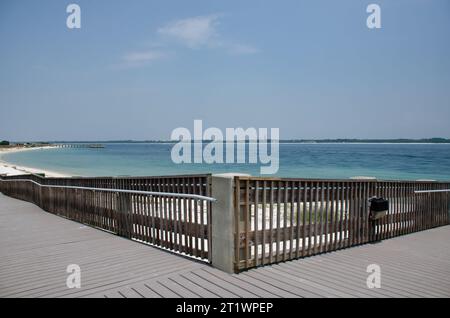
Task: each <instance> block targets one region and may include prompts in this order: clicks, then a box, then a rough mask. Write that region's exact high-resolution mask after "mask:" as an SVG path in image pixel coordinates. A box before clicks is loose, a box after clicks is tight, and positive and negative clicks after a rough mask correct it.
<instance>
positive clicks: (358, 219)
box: [234, 177, 450, 272]
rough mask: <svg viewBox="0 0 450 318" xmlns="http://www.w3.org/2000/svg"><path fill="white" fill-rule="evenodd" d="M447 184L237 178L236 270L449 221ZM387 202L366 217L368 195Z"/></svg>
mask: <svg viewBox="0 0 450 318" xmlns="http://www.w3.org/2000/svg"><path fill="white" fill-rule="evenodd" d="M438 189H450V184H449V183H439V182H400V181H376V180H307V179H271V178H257V177H236V178H235V219H236V222H235V227H236V229H235V249H236V251H235V262H234V264H235V272H240V271H242V270H245V269H249V268H252V267H256V266H260V265H266V264H272V263H277V262H281V261H286V260H291V259H296V258H300V257H305V256H309V255H314V254H319V253H324V252H330V251H335V250H338V249H342V248H347V247H351V246H355V245H359V244H364V243H367V242H372V241H376V240H381V239H386V238H391V237H394V236H398V235H403V234H408V233H412V232H416V231H421V230H425V229H429V228H432V227H436V226H441V225H447V224H449V202H450V200H449V199H450V193H449V192H426V193H415V191H418V190H423V191H424V190H438ZM373 196H377V197H383V198H386V199H388V200H389V212H388V214H387V215H386V216H384V217H383V218H381V219H379V220H376V221H372V220H371V219H370V218H369V204H368V200H369V198H371V197H373Z"/></svg>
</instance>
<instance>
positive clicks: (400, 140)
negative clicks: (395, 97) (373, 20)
mask: <svg viewBox="0 0 450 318" xmlns="http://www.w3.org/2000/svg"><path fill="white" fill-rule="evenodd" d="M211 141H212V140H202V142H211ZM252 141H254V142H257V140H252ZM268 141H269V142H270V139H269V140H268ZM177 142H178V141H174V140H89V141H51V142H50V143H54V144H58V143H155V144H156V143H177ZM198 142H200V140H198ZM279 142H280V143H337V144H338V143H374V144H377V143H398V144H403V143H411V144H413V143H423V144H429V143H431V144H449V143H450V139H448V138H422V139H406V138H397V139H281V140H280V141H279Z"/></svg>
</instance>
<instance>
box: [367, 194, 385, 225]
mask: <svg viewBox="0 0 450 318" xmlns="http://www.w3.org/2000/svg"><path fill="white" fill-rule="evenodd" d="M388 211H389V200H386V199H383V198H372V199H370V217H371V219H373V220H377V219H380V218H382V217H383V216H385V215H386V214H387V212H388Z"/></svg>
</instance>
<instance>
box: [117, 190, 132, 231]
mask: <svg viewBox="0 0 450 318" xmlns="http://www.w3.org/2000/svg"><path fill="white" fill-rule="evenodd" d="M117 205H118V211H117V212H118V213H117V225H118V228H117V234H118V235H119V236H123V237H127V238H131V237H132V235H133V225H132V223H131V222H132V220H131V213H132V208H133V207H132V204H131V195H130V194H128V193H121V192H119V193H118V195H117Z"/></svg>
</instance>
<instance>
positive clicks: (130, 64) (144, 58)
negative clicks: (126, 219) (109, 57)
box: [112, 50, 170, 70]
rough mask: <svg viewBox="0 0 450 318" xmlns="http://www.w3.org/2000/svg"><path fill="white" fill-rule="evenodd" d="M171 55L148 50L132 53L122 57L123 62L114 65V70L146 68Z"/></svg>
mask: <svg viewBox="0 0 450 318" xmlns="http://www.w3.org/2000/svg"><path fill="white" fill-rule="evenodd" d="M169 56H170V54H169V53H168V52H166V51H161V50H146V51H135V52H130V53H127V54H125V55H124V56H122V59H121V60H122V61H121V62H120V63H118V64H116V65H113V66H112V68H113V69H119V70H120V69H129V68H134V67H142V66H146V65H148V64H150V63H152V62H153V61H156V60H161V59H164V58H167V57H169Z"/></svg>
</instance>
